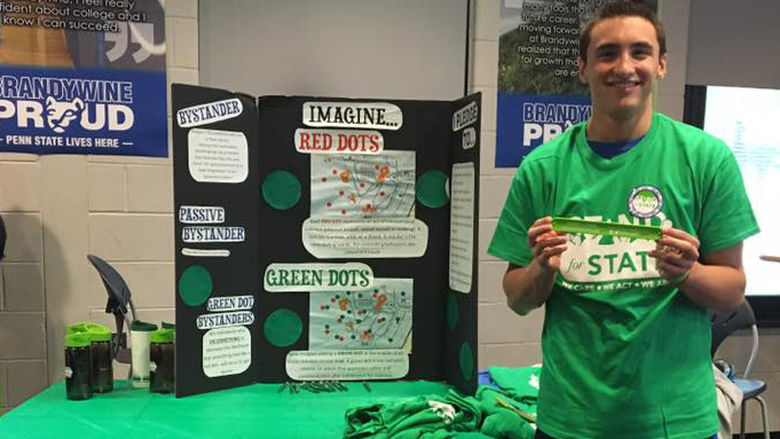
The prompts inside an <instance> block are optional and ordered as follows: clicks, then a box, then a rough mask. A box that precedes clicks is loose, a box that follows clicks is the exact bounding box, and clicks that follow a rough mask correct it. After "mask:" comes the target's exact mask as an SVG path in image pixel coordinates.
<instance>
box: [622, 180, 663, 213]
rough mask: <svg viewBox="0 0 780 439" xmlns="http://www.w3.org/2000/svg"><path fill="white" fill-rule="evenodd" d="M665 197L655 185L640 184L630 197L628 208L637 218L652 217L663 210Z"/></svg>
mask: <svg viewBox="0 0 780 439" xmlns="http://www.w3.org/2000/svg"><path fill="white" fill-rule="evenodd" d="M663 204H664V197H663V196H662V195H661V191H659V190H658V189H657V188H655V187H653V186H639V187H635V188H634V189H633V190H632V191H631V195H629V197H628V210H630V211H631V214H632V215H634V216H635V217H637V218H652V217H654V216H656V214H658V212H660V211H661V206H663Z"/></svg>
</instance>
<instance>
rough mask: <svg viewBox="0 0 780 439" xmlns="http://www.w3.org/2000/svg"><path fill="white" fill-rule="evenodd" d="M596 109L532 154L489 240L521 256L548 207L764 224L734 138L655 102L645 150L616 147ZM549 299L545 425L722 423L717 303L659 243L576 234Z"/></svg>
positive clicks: (691, 229)
mask: <svg viewBox="0 0 780 439" xmlns="http://www.w3.org/2000/svg"><path fill="white" fill-rule="evenodd" d="M585 132H586V123H581V124H578V125H575V126H573V127H571V128H570V129H569V130H567V131H566V132H564V133H562V134H561V135H560V136H558V137H556V138H555V139H553V140H551V141H549V142H547V143H546V144H544V145H542V146H541V147H539V148H537V149H536V150H534V151H533V152H532V153H531V154H529V155H528V156H527V157H526V158H525V160H524V161H523V163H522V165H521V166H520V168H519V169H518V170H517V173H516V174H515V177H514V179H513V181H512V186H511V188H510V191H509V195H508V198H507V201H506V204H505V206H504V210H503V212H502V213H501V217H500V219H499V222H498V226H497V228H496V231H495V234H494V235H493V240H492V241H491V243H490V247H489V249H488V253H490V254H491V255H493V256H496V257H499V258H501V259H504V260H507V261H510V262H512V263H514V264H517V265H520V266H526V265H527V264H528V263H529V262H530V261H531V259H532V254H531V249H530V248H529V247H528V244H527V240H526V235H527V230H528V228H529V227H530V225H531V224H532V223H533V222H534V221H535V220H536V219H538V218H541V217H544V216H548V215H549V216H562V217H570V218H584V219H595V220H602V221H613V222H621V223H632V224H643V225H655V226H661V225H669V226H672V227H674V228H677V229H681V230H684V231H686V232H688V233H690V234H692V235H694V236H696V237H697V238H698V239H699V240H700V241H701V246H700V253H701V254H703V255H706V254H708V253H712V252H716V251H719V250H724V249H726V248H728V247H731V246H733V245H735V244H737V243H739V242H741V241H743V240H744V239H745V238H747V237H748V236H751V235H753V234H755V233H757V232H758V226H757V224H756V220H755V218H754V216H753V212H752V209H751V207H750V202H749V201H748V198H747V195H746V193H745V189H744V185H743V182H742V177H741V175H740V172H739V168H738V166H737V163H736V161H735V159H734V157H733V155H732V153H731V151H730V150H729V148H728V147H727V146H726V145H725V144H724V143H723V142H722V141H720V140H718V139H715V138H713V137H712V136H709V135H707V134H705V133H704V132H702V131H701V130H698V129H696V128H693V127H690V126H688V125H684V124H681V123H678V122H675V121H673V120H671V119H669V118H667V117H666V116H663V115H661V114H654V115H653V120H652V124H651V127H650V130H649V131H648V132H647V134H646V135H645V137H644V139H643V140H642V141H641V142H640V143H639V144H637V145H636V146H635V147H633V148H632V149H631V150H629V151H627V152H625V153H623V154H621V155H618V156H616V157H613V158H611V159H605V158H602V157H600V156H599V155H598V154H596V153H595V152H593V151H592V149H591V148H590V147H589V146H588V144H587V139H586V135H585ZM567 245H568V250H567V251H566V252H565V253H564V254H563V255H562V257H561V270H560V272H559V273H558V274H557V277H556V281H555V285H554V287H553V291H552V294H551V295H550V297H549V299H548V300H547V302H546V304H545V321H544V330H543V332H542V353H543V359H544V367H543V368H542V375H541V378H540V390H539V417H538V425H539V428H540V429H541V430H542V431H544V432H545V433H547V434H549V435H551V436H554V437H556V438H561V439H565V438H618V437H631V438H634V439H642V438H648V439H650V438H652V439H658V438H692V439H696V438H703V437H707V436H711V435H712V434H714V433H715V432H716V431H717V430H718V418H717V410H716V399H715V386H714V382H713V376H712V369H711V367H710V325H709V319H708V318H707V312H706V310H705V309H704V308H702V307H700V306H697V305H695V304H694V303H693V302H691V301H690V300H688V299H687V298H686V297H685V296H684V294H682V293H680V292H679V291H678V290H677V289H676V288H671V287H669V286H668V283H667V282H666V280H664V279H663V278H662V277H661V276H660V275H659V274H658V271H657V270H656V268H655V259H653V258H651V257H649V256H648V254H647V253H648V252H649V251H650V250H652V249H653V248H654V247H655V243H654V242H652V241H645V240H633V239H628V238H612V237H602V236H595V235H581V234H580V235H577V234H569V242H568V244H567Z"/></svg>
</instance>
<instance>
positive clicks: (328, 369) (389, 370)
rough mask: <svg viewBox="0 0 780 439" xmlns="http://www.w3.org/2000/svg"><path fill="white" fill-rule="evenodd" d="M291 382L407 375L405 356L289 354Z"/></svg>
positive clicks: (382, 352) (380, 352)
mask: <svg viewBox="0 0 780 439" xmlns="http://www.w3.org/2000/svg"><path fill="white" fill-rule="evenodd" d="M285 368H286V370H287V375H288V376H289V377H290V378H292V379H294V380H341V381H350V380H385V379H388V380H389V379H400V378H403V377H405V376H406V374H407V373H409V356H408V355H407V354H406V353H404V351H402V350H400V349H377V350H362V351H290V352H289V353H288V354H287V358H286V361H285Z"/></svg>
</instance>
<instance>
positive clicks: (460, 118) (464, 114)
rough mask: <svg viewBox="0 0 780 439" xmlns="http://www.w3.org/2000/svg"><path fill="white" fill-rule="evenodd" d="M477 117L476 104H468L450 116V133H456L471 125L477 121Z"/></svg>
mask: <svg viewBox="0 0 780 439" xmlns="http://www.w3.org/2000/svg"><path fill="white" fill-rule="evenodd" d="M478 115H479V108H477V103H476V102H470V103H469V104H468V105H466V106H465V107H463V108H461V109H460V110H458V111H456V112H455V114H453V115H452V131H458V130H459V129H461V128H463V127H466V126H469V125H471V124H473V123H474V122H476V121H477V116H478Z"/></svg>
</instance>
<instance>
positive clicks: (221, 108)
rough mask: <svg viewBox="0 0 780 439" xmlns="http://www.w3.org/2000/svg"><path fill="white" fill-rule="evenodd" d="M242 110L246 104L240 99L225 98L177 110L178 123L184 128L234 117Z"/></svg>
mask: <svg viewBox="0 0 780 439" xmlns="http://www.w3.org/2000/svg"><path fill="white" fill-rule="evenodd" d="M242 111H244V106H243V105H242V104H241V100H240V99H238V98H232V99H225V100H224V101H217V102H209V103H208V104H201V105H195V106H194V107H187V108H182V109H181V110H179V111H177V112H176V123H177V124H179V126H180V127H182V128H189V127H196V126H200V125H205V124H208V123H214V122H219V121H221V120H226V119H232V118H234V117H236V116H238V115H240V114H241V112H242Z"/></svg>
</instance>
